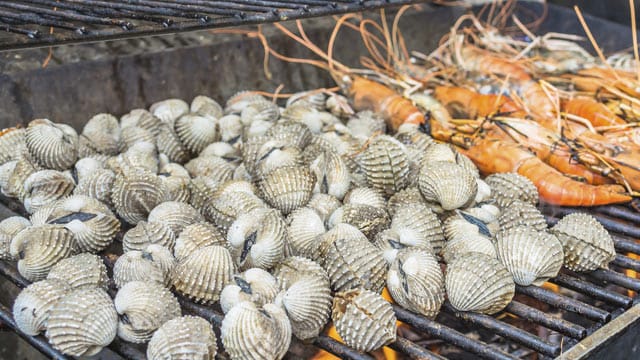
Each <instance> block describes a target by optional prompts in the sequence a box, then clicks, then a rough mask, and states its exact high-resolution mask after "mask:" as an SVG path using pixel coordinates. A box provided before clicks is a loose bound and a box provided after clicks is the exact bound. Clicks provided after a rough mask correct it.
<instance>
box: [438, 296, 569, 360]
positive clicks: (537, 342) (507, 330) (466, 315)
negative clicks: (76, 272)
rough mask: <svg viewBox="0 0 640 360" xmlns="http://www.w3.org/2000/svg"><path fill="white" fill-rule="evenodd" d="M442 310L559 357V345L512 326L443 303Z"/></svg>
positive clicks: (546, 353) (545, 353)
mask: <svg viewBox="0 0 640 360" xmlns="http://www.w3.org/2000/svg"><path fill="white" fill-rule="evenodd" d="M442 308H443V310H444V311H446V312H448V313H450V314H453V315H455V316H456V317H457V318H459V319H462V320H464V321H466V322H469V323H471V324H474V325H478V326H481V327H483V328H485V329H487V330H490V331H492V332H494V333H496V334H497V335H500V336H502V337H504V338H506V339H509V340H511V341H514V342H516V343H518V344H520V345H524V346H526V347H528V348H529V349H532V350H535V351H537V352H539V353H542V354H544V355H547V356H558V355H560V345H553V344H549V343H547V342H545V341H544V340H542V339H540V338H539V337H537V336H535V335H533V334H530V333H528V332H526V331H524V330H522V329H518V328H517V327H515V326H513V325H510V324H507V323H505V322H502V321H499V320H496V319H495V318H493V317H491V316H488V315H485V314H480V313H475V312H459V311H457V310H456V309H454V308H453V306H451V304H449V303H444V305H443V306H442Z"/></svg>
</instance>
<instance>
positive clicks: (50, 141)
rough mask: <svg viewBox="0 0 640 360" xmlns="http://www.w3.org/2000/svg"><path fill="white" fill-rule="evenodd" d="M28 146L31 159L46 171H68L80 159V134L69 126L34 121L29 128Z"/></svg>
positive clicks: (47, 121) (27, 135) (48, 121)
mask: <svg viewBox="0 0 640 360" xmlns="http://www.w3.org/2000/svg"><path fill="white" fill-rule="evenodd" d="M26 144H27V148H28V149H29V153H30V154H31V157H32V158H33V159H34V160H35V161H36V162H38V164H40V165H42V166H43V167H45V168H46V169H53V170H66V169H69V168H71V167H72V166H73V164H74V163H75V162H76V160H77V159H78V134H77V133H76V131H75V130H73V128H72V127H71V126H69V125H65V124H58V123H54V122H52V121H51V120H48V119H36V120H33V121H31V122H30V123H29V126H27V131H26Z"/></svg>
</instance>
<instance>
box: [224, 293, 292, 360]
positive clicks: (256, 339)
mask: <svg viewBox="0 0 640 360" xmlns="http://www.w3.org/2000/svg"><path fill="white" fill-rule="evenodd" d="M220 336H221V337H222V344H223V345H224V347H225V350H227V353H228V354H229V356H230V358H231V359H282V358H283V357H284V355H285V353H286V352H287V350H288V349H289V344H290V343H291V324H290V323H289V319H288V318H287V314H286V313H285V311H284V310H283V309H282V308H281V307H279V306H277V305H274V304H266V305H264V306H262V307H257V306H256V305H255V304H254V303H252V302H250V301H245V302H241V303H240V304H238V305H236V306H234V307H233V308H231V310H229V312H228V313H227V315H226V316H225V317H224V320H223V321H222V326H221V327H220Z"/></svg>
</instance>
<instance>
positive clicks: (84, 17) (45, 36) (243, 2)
mask: <svg viewBox="0 0 640 360" xmlns="http://www.w3.org/2000/svg"><path fill="white" fill-rule="evenodd" d="M416 2H420V1H417V0H334V1H324V0H277V1H267V0H228V1H210V0H115V1H102V0H28V1H12V0H6V1H1V2H0V30H4V31H5V32H6V33H0V50H9V49H18V48H27V47H37V46H46V45H59V44H65V43H77V42H87V41H97V40H111V39H117V38H125V37H135V36H142V35H157V34H166V33H175V32H181V31H191V30H200V29H209V28H219V27H227V26H236V25H245V24H260V23H268V22H276V21H283V20H291V19H301V18H308V17H316V16H324V15H334V14H342V13H348V12H355V11H362V10H369V9H376V8H381V7H385V6H393V5H401V4H408V3H416Z"/></svg>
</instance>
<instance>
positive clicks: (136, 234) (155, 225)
mask: <svg viewBox="0 0 640 360" xmlns="http://www.w3.org/2000/svg"><path fill="white" fill-rule="evenodd" d="M175 242H176V235H175V234H174V233H173V230H171V228H170V227H169V226H168V225H166V224H165V223H162V222H158V221H149V222H147V221H140V222H139V223H138V224H137V225H136V226H135V227H133V228H131V229H129V231H127V232H126V233H125V234H124V236H123V237H122V250H123V251H124V252H127V251H131V250H139V251H142V250H144V249H145V248H146V247H147V246H149V245H151V244H158V245H161V246H164V247H166V248H167V249H169V250H171V251H173V247H174V244H175Z"/></svg>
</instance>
